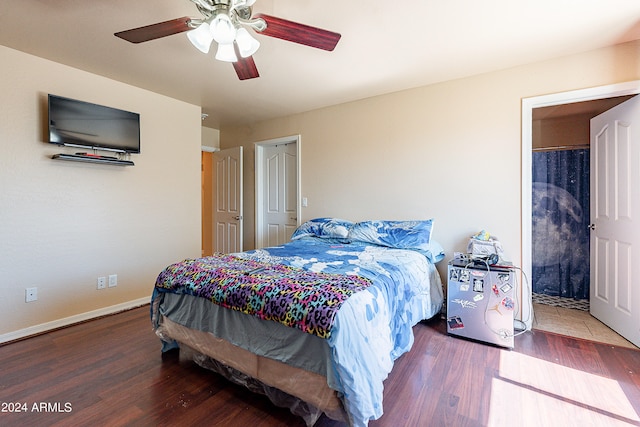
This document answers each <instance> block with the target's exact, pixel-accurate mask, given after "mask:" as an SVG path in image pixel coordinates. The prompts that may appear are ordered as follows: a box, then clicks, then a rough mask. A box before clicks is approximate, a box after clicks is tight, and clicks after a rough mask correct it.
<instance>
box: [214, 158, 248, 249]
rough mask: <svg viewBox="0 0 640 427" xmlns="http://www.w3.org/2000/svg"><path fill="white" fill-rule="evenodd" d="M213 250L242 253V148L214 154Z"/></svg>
mask: <svg viewBox="0 0 640 427" xmlns="http://www.w3.org/2000/svg"><path fill="white" fill-rule="evenodd" d="M213 159H214V160H213V179H214V180H215V182H214V185H213V188H214V193H213V204H214V206H213V221H214V236H215V238H214V239H215V244H214V250H215V251H216V252H221V253H230V252H240V251H242V220H243V218H242V215H243V213H242V147H235V148H229V149H226V150H222V151H218V152H216V153H214V155H213Z"/></svg>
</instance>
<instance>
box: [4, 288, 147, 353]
mask: <svg viewBox="0 0 640 427" xmlns="http://www.w3.org/2000/svg"><path fill="white" fill-rule="evenodd" d="M150 301H151V296H148V297H144V298H139V299H137V300H133V301H127V302H123V303H121V304H116V305H112V306H110V307H105V308H99V309H97V310H93V311H88V312H86V313H81V314H76V315H75V316H70V317H65V318H64V319H58V320H53V321H51V322H47V323H42V324H40V325H35V326H29V327H28V328H24V329H20V330H17V331H14V332H9V333H6V334H2V335H0V344H2V343H5V342H9V341H13V340H18V339H21V338H25V337H29V336H31V335H38V334H42V333H44V332H48V331H51V330H54V329H58V328H63V327H65V326H69V325H73V324H74V323H80V322H84V321H87V320H91V319H95V318H97V317H101V316H107V315H109V314H115V313H118V312H121V311H125V310H130V309H132V308H137V307H142V306H143V305H146V304H149V302H150Z"/></svg>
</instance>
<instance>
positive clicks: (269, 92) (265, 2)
mask: <svg viewBox="0 0 640 427" xmlns="http://www.w3.org/2000/svg"><path fill="white" fill-rule="evenodd" d="M0 2H1V4H0V44H2V45H5V46H8V47H11V48H14V49H17V50H21V51H24V52H28V53H31V54H34V55H38V56H41V57H44V58H48V59H51V60H53V61H56V62H60V63H63V64H67V65H70V66H73V67H76V68H79V69H83V70H86V71H89V72H92V73H96V74H100V75H103V76H107V77H110V78H113V79H116V80H120V81H123V82H126V83H129V84H132V85H135V86H138V87H142V88H145V89H148V90H151V91H154V92H158V93H162V94H165V95H168V96H171V97H173V98H177V99H181V100H184V101H186V102H189V103H193V104H196V105H201V106H202V110H203V112H204V113H207V114H208V115H209V117H208V118H207V119H206V120H205V122H204V125H205V126H209V127H214V128H221V127H223V126H226V125H237V124H247V123H251V122H255V121H260V120H265V119H269V118H273V117H279V116H283V115H289V114H294V113H298V112H303V111H308V110H312V109H315V108H320V107H324V106H328V105H334V104H339V103H344V102H349V101H354V100H357V99H363V98H367V97H371V96H375V95H380V94H384V93H389V92H395V91H399V90H403V89H408V88H412V87H417V86H423V85H428V84H431V83H435V82H439V81H444V80H450V79H455V78H460V77H465V76H469V75H474V74H479V73H484V72H488V71H494V70H498V69H504V68H509V67H513V66H516V65H520V64H525V63H530V62H536V61H541V60H546V59H550V58H554V57H559V56H564V55H568V54H572V53H577V52H582V51H586V50H591V49H595V48H599V47H603V46H607V45H612V44H617V43H622V42H626V41H630V40H636V39H640V1H638V0H536V1H529V0H527V1H525V0H482V1H480V0H446V1H442V0H408V1H395V2H394V1H383V0H367V1H339V0H257V1H256V4H255V5H254V8H253V11H254V13H257V12H261V13H267V14H270V15H275V16H278V17H281V18H285V19H288V20H292V21H296V22H301V23H305V24H308V25H312V26H316V27H320V28H325V29H328V30H331V31H335V32H338V33H340V34H342V39H341V40H340V42H339V43H338V46H337V47H336V49H335V50H334V51H333V52H325V51H322V50H318V49H313V48H309V47H306V46H301V45H298V44H294V43H290V42H286V41H283V40H279V39H274V38H270V37H266V36H261V35H257V36H256V38H258V39H259V40H260V42H261V43H262V46H261V47H260V49H259V51H258V52H257V53H256V54H255V55H254V59H255V62H256V65H257V67H258V70H259V72H260V76H261V77H260V78H257V79H252V80H245V81H240V80H238V78H237V77H236V74H235V71H234V69H233V67H232V65H231V64H228V63H222V62H219V61H216V60H214V59H213V52H214V51H215V50H214V49H212V52H210V53H209V55H204V54H202V53H201V52H199V51H197V50H196V49H195V48H194V47H193V46H192V45H191V44H190V43H189V41H188V40H187V38H186V36H185V34H177V35H173V36H169V37H165V38H162V39H158V40H154V41H150V42H146V43H141V44H137V45H136V44H130V43H128V42H125V41H124V40H121V39H119V38H117V37H115V36H113V33H115V32H118V31H121V30H127V29H130V28H135V27H140V26H143V25H149V24H153V23H157V22H161V21H166V20H169V19H173V18H178V17H182V16H191V17H200V15H199V12H198V11H197V9H196V7H195V6H194V4H193V3H192V2H191V1H189V0H137V1H131V0H55V1H51V0H15V1H9V0H0ZM396 8H398V9H396ZM5 65H6V64H3V66H5ZM0 75H1V71H0Z"/></svg>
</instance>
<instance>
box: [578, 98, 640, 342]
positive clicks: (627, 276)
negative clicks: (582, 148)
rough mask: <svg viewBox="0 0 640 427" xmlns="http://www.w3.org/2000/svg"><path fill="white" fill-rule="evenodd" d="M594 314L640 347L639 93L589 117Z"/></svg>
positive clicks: (592, 299) (592, 296)
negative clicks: (599, 113)
mask: <svg viewBox="0 0 640 427" xmlns="http://www.w3.org/2000/svg"><path fill="white" fill-rule="evenodd" d="M590 151H591V189H592V197H591V224H592V226H591V227H592V232H591V239H590V242H591V243H590V244H591V248H590V251H591V272H590V273H591V278H590V305H591V314H592V315H593V316H594V317H596V318H598V319H599V320H600V321H602V322H603V323H605V324H606V325H608V326H609V327H610V328H611V329H613V330H615V331H616V332H618V333H619V334H620V335H622V336H623V337H625V338H626V339H627V340H629V341H631V342H632V343H633V344H635V345H636V346H640V282H639V280H640V262H638V260H639V259H640V258H639V257H640V220H639V218H638V215H639V214H640V97H637V96H636V97H634V98H632V99H630V100H628V101H626V102H624V103H622V104H620V105H618V106H616V107H614V108H612V109H610V110H608V111H606V112H604V113H602V114H601V115H599V116H596V117H594V118H593V119H591V150H590Z"/></svg>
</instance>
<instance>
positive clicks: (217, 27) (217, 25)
mask: <svg viewBox="0 0 640 427" xmlns="http://www.w3.org/2000/svg"><path fill="white" fill-rule="evenodd" d="M210 28H211V34H212V35H213V39H214V40H215V41H216V42H218V44H229V43H233V41H234V40H235V39H236V27H235V25H233V22H231V18H229V15H227V14H226V13H219V14H217V15H216V16H215V18H213V20H212V21H211V25H210Z"/></svg>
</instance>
